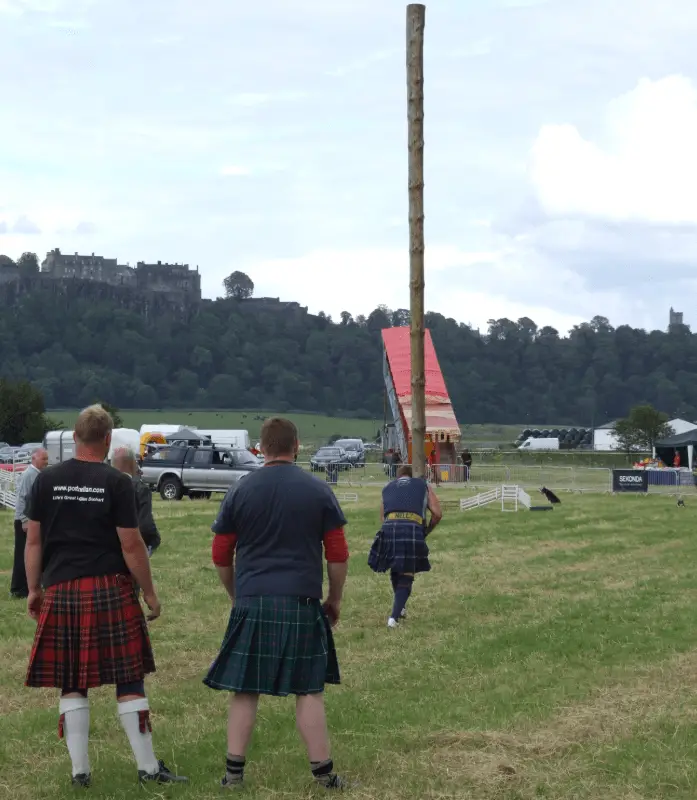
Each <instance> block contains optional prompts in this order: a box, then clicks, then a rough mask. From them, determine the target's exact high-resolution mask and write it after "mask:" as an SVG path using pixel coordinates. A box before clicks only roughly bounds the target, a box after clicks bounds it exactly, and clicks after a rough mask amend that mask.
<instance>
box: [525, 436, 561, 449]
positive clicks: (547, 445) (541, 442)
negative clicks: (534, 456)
mask: <svg viewBox="0 0 697 800" xmlns="http://www.w3.org/2000/svg"><path fill="white" fill-rule="evenodd" d="M558 449H559V439H558V438H557V439H553V438H551V437H546V438H544V439H533V438H532V437H530V438H529V439H526V440H525V441H524V442H523V444H521V445H520V447H519V448H518V450H523V451H525V450H527V451H531V450H558Z"/></svg>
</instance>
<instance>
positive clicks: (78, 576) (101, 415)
mask: <svg viewBox="0 0 697 800" xmlns="http://www.w3.org/2000/svg"><path fill="white" fill-rule="evenodd" d="M112 427H113V422H112V419H111V417H110V415H109V414H108V413H107V412H106V411H105V410H104V409H103V408H102V407H101V406H90V407H89V408H86V409H85V410H84V411H83V412H82V413H81V414H80V416H79V417H78V420H77V423H76V424H75V434H74V437H75V453H76V455H75V458H73V459H70V460H68V461H65V462H63V463H62V464H58V465H57V466H54V467H49V468H48V469H47V470H45V471H44V472H42V473H41V474H40V475H39V476H38V477H37V478H36V480H35V481H34V485H33V487H32V492H31V495H30V498H29V504H28V508H27V517H28V519H29V524H28V530H27V548H26V557H25V560H26V569H27V580H28V583H29V599H28V605H29V614H30V616H31V617H32V618H33V619H35V620H37V622H38V627H37V631H36V635H35V637H34V646H33V648H32V653H31V657H30V660H29V667H28V669H27V677H26V685H27V686H37V687H55V688H58V689H60V690H61V700H60V723H59V732H60V735H61V736H65V739H66V742H67V745H68V751H69V752H70V757H71V760H72V765H73V784H74V785H76V786H89V785H90V782H91V774H90V762H89V754H88V739H89V719H90V712H89V702H88V699H87V694H88V690H89V689H92V688H95V687H97V686H103V685H105V684H115V685H116V696H117V700H118V708H119V717H120V719H121V723H122V725H123V728H124V730H125V732H126V735H127V736H128V739H129V742H130V744H131V747H132V749H133V754H134V756H135V758H136V762H137V765H138V777H139V780H140V781H141V782H145V781H156V782H158V783H172V782H179V781H182V780H186V779H184V778H179V777H178V776H176V775H174V774H173V773H171V772H170V771H169V770H168V769H167V767H165V765H164V764H163V763H162V762H161V761H158V759H157V758H156V757H155V753H154V751H153V745H152V736H151V733H150V731H151V727H150V721H149V720H150V717H149V704H148V700H147V697H146V695H145V686H144V682H143V679H144V677H145V675H146V674H148V673H151V672H154V671H155V662H154V659H153V654H152V648H151V646H150V638H149V636H148V629H147V625H146V622H145V617H144V616H143V611H142V609H141V607H140V605H139V603H138V599H137V597H136V594H135V591H134V588H133V582H134V579H135V580H136V581H137V582H138V583H139V584H140V585H141V586H142V587H143V595H144V599H145V602H146V604H147V606H148V608H149V609H150V617H149V619H156V618H157V617H158V616H159V615H160V601H159V600H158V598H157V594H156V592H155V587H154V586H153V582H152V575H151V574H150V563H149V560H148V554H147V551H146V549H145V543H144V542H143V539H142V537H141V535H140V533H139V531H138V518H137V515H136V504H135V496H134V493H133V486H132V484H131V480H130V478H129V477H128V476H127V475H124V474H123V473H121V472H119V471H118V470H116V469H114V468H113V467H110V466H109V465H108V464H105V463H103V462H104V459H105V457H106V454H107V452H108V451H109V445H110V443H111V431H112Z"/></svg>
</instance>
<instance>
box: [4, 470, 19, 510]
mask: <svg viewBox="0 0 697 800" xmlns="http://www.w3.org/2000/svg"><path fill="white" fill-rule="evenodd" d="M20 474H21V473H20ZM16 503H17V489H16V483H15V473H14V472H10V471H9V470H4V469H0V506H4V507H5V508H11V509H14V507H15V505H16Z"/></svg>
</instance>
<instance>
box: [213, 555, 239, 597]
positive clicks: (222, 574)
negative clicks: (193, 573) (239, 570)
mask: <svg viewBox="0 0 697 800" xmlns="http://www.w3.org/2000/svg"><path fill="white" fill-rule="evenodd" d="M216 569H217V570H218V577H219V578H220V582H221V583H222V584H223V586H224V587H225V591H226V592H227V593H228V595H229V596H230V600H232V602H233V603H234V602H235V564H234V561H233V563H232V564H231V565H230V566H229V567H219V566H217V565H216Z"/></svg>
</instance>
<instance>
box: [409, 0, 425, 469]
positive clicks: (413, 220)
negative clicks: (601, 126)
mask: <svg viewBox="0 0 697 800" xmlns="http://www.w3.org/2000/svg"><path fill="white" fill-rule="evenodd" d="M425 25H426V6H425V5H423V4H421V3H412V4H410V5H408V6H407V118H408V136H409V276H410V277H409V300H410V311H411V463H412V468H413V471H414V477H418V478H423V477H425V475H426V454H425V452H424V445H425V439H426V370H425V363H424V27H425Z"/></svg>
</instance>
